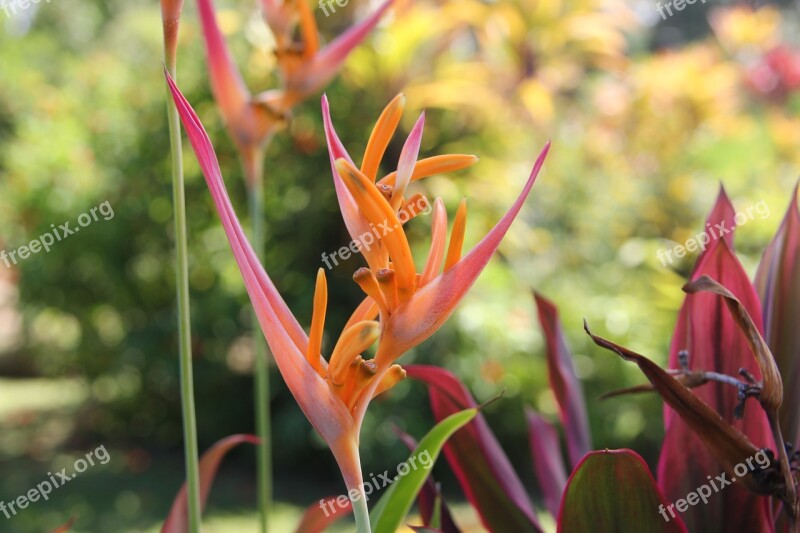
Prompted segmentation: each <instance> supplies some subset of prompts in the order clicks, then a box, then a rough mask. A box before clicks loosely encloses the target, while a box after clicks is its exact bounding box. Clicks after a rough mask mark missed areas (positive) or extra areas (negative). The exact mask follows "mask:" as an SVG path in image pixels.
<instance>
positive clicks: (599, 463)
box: [558, 450, 744, 533]
mask: <svg viewBox="0 0 800 533" xmlns="http://www.w3.org/2000/svg"><path fill="white" fill-rule="evenodd" d="M668 505H669V503H668V502H667V500H666V499H665V498H664V496H663V495H662V494H661V492H660V491H659V490H658V487H657V486H656V483H655V480H654V479H653V476H652V474H651V473H650V469H649V468H647V464H646V463H645V462H644V460H642V458H641V457H639V455H638V454H637V453H636V452H634V451H632V450H602V451H596V452H591V453H589V454H587V455H586V457H584V458H583V460H582V461H581V462H580V464H579V465H578V467H577V468H576V469H575V471H574V472H573V473H572V475H571V476H570V478H569V481H568V483H567V488H566V490H565V491H564V499H563V501H562V503H561V511H560V513H559V515H558V531H559V533H561V532H563V533H573V532H589V531H602V532H603V533H628V532H636V533H639V532H644V531H646V532H648V533H686V527H685V526H684V525H683V522H682V521H681V515H680V514H678V513H675V517H674V518H673V517H672V516H671V515H670V514H668V510H667V506H668ZM662 510H663V513H664V514H663V515H662V514H661V513H662ZM703 531H712V530H703ZM740 531H744V530H740Z"/></svg>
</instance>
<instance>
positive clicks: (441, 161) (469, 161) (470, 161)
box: [378, 154, 478, 186]
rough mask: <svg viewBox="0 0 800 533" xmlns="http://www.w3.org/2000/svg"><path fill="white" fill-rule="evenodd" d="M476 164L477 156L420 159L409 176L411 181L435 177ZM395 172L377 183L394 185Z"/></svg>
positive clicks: (442, 156) (459, 155) (463, 155)
mask: <svg viewBox="0 0 800 533" xmlns="http://www.w3.org/2000/svg"><path fill="white" fill-rule="evenodd" d="M477 162H478V156H475V155H466V154H445V155H437V156H433V157H427V158H425V159H420V160H419V161H417V164H416V165H415V166H414V172H413V173H412V174H411V181H415V180H419V179H422V178H427V177H429V176H435V175H436V174H446V173H447V172H455V171H456V170H462V169H464V168H467V167H471V166H472V165H474V164H475V163H477ZM396 178H397V172H391V173H389V174H387V175H386V176H384V177H383V178H382V179H381V180H380V181H379V182H378V183H379V184H381V185H392V186H394V184H395V179H396Z"/></svg>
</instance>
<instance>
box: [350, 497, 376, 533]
mask: <svg viewBox="0 0 800 533" xmlns="http://www.w3.org/2000/svg"><path fill="white" fill-rule="evenodd" d="M353 516H354V517H355V519H356V533H372V530H371V529H370V525H369V509H368V508H367V498H366V496H365V495H364V491H363V490H361V497H360V498H358V499H357V500H356V501H354V502H353Z"/></svg>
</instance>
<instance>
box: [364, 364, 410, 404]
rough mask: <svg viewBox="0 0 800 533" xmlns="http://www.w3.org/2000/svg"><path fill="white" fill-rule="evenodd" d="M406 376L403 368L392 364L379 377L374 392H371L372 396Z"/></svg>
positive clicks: (387, 388)
mask: <svg viewBox="0 0 800 533" xmlns="http://www.w3.org/2000/svg"><path fill="white" fill-rule="evenodd" d="M405 378H406V371H405V370H403V367H401V366H400V365H392V366H390V367H389V370H387V371H386V373H385V374H384V375H383V378H381V382H380V383H379V384H378V387H377V388H376V389H375V392H373V393H372V397H373V398H374V397H375V396H377V395H379V394H382V393H384V392H386V391H387V390H389V389H391V388H392V387H394V386H395V385H397V384H398V383H400V382H401V381H403V380H404V379H405Z"/></svg>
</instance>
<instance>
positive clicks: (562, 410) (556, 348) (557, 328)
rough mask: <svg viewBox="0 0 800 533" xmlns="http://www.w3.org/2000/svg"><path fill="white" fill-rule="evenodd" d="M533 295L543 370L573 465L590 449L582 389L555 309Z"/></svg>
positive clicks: (537, 295) (548, 302) (536, 295)
mask: <svg viewBox="0 0 800 533" xmlns="http://www.w3.org/2000/svg"><path fill="white" fill-rule="evenodd" d="M534 298H535V299H536V307H537V309H538V310H539V322H540V323H541V325H542V331H543V332H544V336H545V340H546V343H547V373H548V377H549V379H550V388H551V389H552V390H553V393H554V394H555V397H556V401H557V402H558V408H559V409H558V411H559V415H560V417H561V425H562V426H563V427H564V434H565V436H566V439H567V450H568V451H569V458H570V464H571V465H572V466H575V465H577V464H578V461H580V460H581V458H582V457H583V456H584V455H586V453H587V452H588V451H589V450H591V449H592V439H591V436H590V434H589V422H588V418H587V416H586V402H585V401H584V399H583V389H582V387H581V384H580V381H578V377H577V376H576V375H575V369H574V368H573V366H572V355H571V353H570V351H569V348H567V343H566V341H565V339H564V332H563V331H562V328H561V322H560V321H559V319H558V309H557V308H556V306H555V305H554V304H553V303H552V302H551V301H550V300H548V299H547V298H545V297H544V296H542V295H540V294H538V293H535V292H534Z"/></svg>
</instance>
